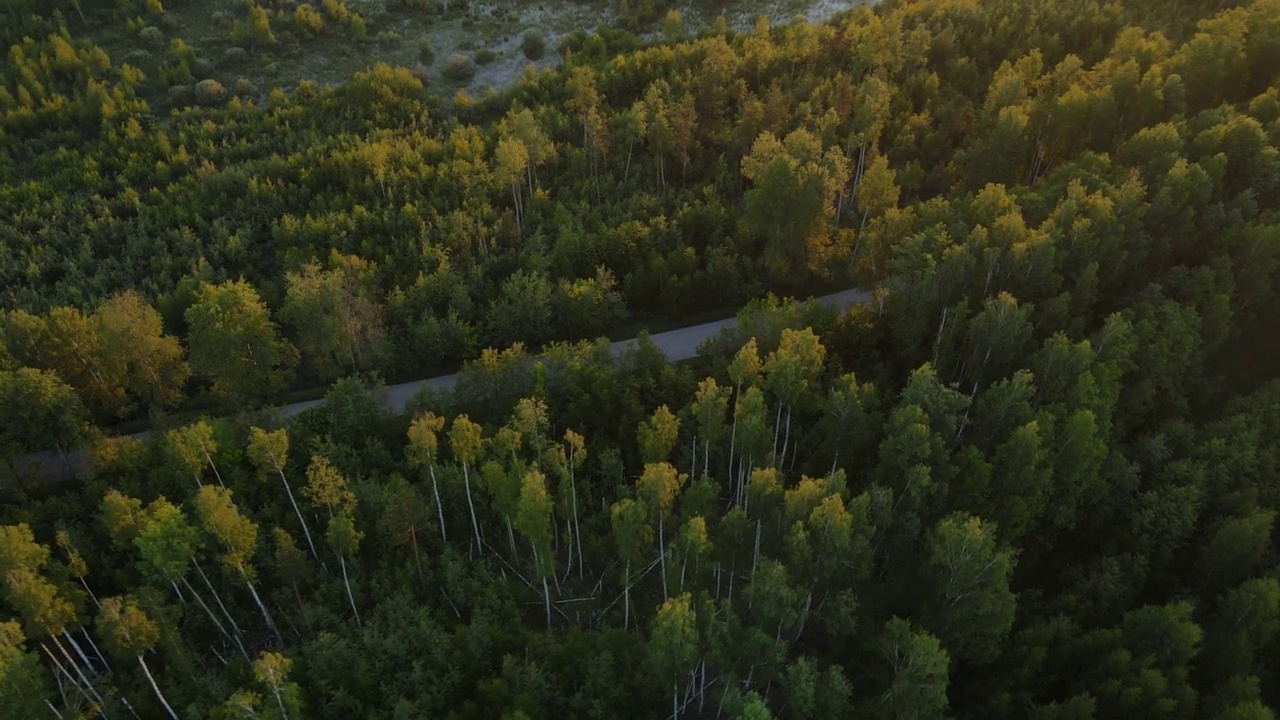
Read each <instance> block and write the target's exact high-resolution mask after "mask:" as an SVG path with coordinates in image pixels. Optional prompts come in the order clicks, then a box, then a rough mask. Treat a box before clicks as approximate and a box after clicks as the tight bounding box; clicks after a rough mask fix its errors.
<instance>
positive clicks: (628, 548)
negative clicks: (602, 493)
mask: <svg viewBox="0 0 1280 720" xmlns="http://www.w3.org/2000/svg"><path fill="white" fill-rule="evenodd" d="M609 517H610V519H611V520H612V523H613V539H614V542H615V543H617V545H618V554H619V555H621V556H622V562H623V571H622V584H623V591H622V595H623V616H622V629H623V630H626V629H627V627H628V626H629V625H630V624H631V585H632V577H631V566H632V565H639V564H641V563H643V562H644V558H645V556H646V555H647V554H648V551H649V545H650V544H651V543H652V542H653V528H651V527H649V511H648V510H646V509H645V506H644V505H643V504H641V503H638V502H636V501H635V500H632V499H631V498H623V499H621V500H619V501H617V502H615V503H614V504H613V507H612V508H610V512H609Z"/></svg>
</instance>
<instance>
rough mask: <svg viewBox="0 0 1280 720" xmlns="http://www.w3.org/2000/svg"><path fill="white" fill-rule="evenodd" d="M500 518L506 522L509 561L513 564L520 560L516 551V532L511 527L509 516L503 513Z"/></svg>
mask: <svg viewBox="0 0 1280 720" xmlns="http://www.w3.org/2000/svg"><path fill="white" fill-rule="evenodd" d="M502 519H503V520H505V521H506V523H507V545H509V546H511V563H512V564H513V565H514V564H515V563H518V562H520V558H519V557H517V553H516V533H515V530H512V529H511V516H510V515H505V514H504V515H503V516H502Z"/></svg>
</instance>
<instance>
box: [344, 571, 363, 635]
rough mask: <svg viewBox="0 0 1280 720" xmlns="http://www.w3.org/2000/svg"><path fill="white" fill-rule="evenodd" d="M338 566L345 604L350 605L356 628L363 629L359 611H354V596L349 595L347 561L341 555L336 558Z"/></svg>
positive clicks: (349, 581)
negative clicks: (345, 599) (345, 598)
mask: <svg viewBox="0 0 1280 720" xmlns="http://www.w3.org/2000/svg"><path fill="white" fill-rule="evenodd" d="M338 564H339V565H341V566H342V582H343V584H344V585H346V586H347V602H349V603H351V612H352V613H353V614H354V615H355V616H356V627H358V628H363V627H364V625H362V624H361V623H360V611H359V610H357V609H356V598H355V595H352V594H351V579H350V578H348V577H347V561H346V559H345V558H343V557H342V556H341V555H339V556H338Z"/></svg>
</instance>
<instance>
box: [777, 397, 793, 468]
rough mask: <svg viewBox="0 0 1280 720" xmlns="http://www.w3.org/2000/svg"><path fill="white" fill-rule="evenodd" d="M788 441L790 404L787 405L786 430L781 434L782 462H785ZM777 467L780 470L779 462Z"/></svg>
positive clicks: (789, 435)
mask: <svg viewBox="0 0 1280 720" xmlns="http://www.w3.org/2000/svg"><path fill="white" fill-rule="evenodd" d="M790 442H791V406H790V405H787V431H786V433H784V434H783V436H782V460H783V462H786V459H787V444H788V443H790ZM778 469H779V470H781V469H782V467H781V464H779V467H778Z"/></svg>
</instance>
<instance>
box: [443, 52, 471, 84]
mask: <svg viewBox="0 0 1280 720" xmlns="http://www.w3.org/2000/svg"><path fill="white" fill-rule="evenodd" d="M443 74H444V76H445V77H446V78H448V79H450V80H452V81H454V82H466V81H468V80H470V79H471V78H473V77H475V75H476V63H475V61H474V60H472V59H471V58H469V57H467V56H466V55H463V54H462V53H453V54H452V55H450V56H449V58H448V59H447V60H445V61H444V71H443Z"/></svg>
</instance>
